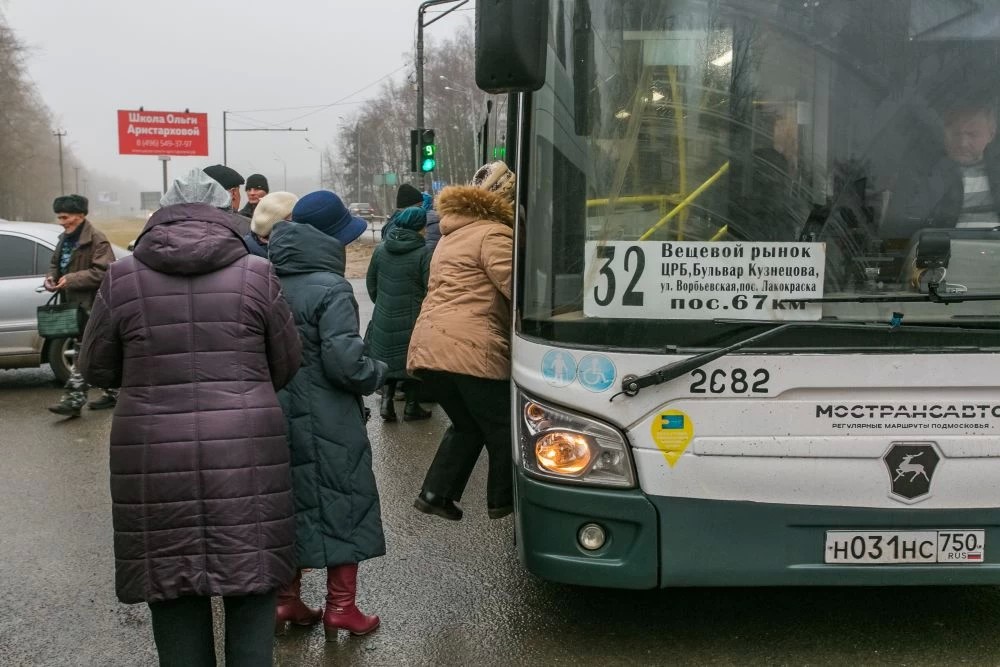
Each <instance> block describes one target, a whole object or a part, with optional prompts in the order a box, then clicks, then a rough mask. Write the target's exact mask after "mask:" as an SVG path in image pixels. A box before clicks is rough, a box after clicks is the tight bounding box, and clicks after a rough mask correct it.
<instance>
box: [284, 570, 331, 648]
mask: <svg viewBox="0 0 1000 667" xmlns="http://www.w3.org/2000/svg"><path fill="white" fill-rule="evenodd" d="M321 618H323V610H322V609H312V608H310V607H307V606H306V603H305V602H303V601H302V570H297V571H296V572H295V578H294V579H292V581H291V583H290V584H288V586H286V587H285V588H283V589H281V590H280V591H278V608H277V610H276V611H275V614H274V633H275V634H277V635H283V634H285V633H286V632H287V631H288V626H289V624H291V625H315V624H316V623H319V620H320V619H321Z"/></svg>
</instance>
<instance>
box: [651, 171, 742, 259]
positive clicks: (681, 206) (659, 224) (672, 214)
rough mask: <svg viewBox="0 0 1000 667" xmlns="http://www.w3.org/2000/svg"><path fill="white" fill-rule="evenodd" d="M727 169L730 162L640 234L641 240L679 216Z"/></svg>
mask: <svg viewBox="0 0 1000 667" xmlns="http://www.w3.org/2000/svg"><path fill="white" fill-rule="evenodd" d="M727 171H729V162H726V163H725V164H723V165H722V166H721V167H719V170H718V171H717V172H715V173H714V174H712V175H711V176H709V178H708V180H707V181H705V182H704V183H702V184H701V185H699V186H698V187H697V188H695V190H694V191H693V192H692V193H691V194H689V195H688V196H687V197H685V198H684V201H682V202H681V203H680V204H678V205H677V206H675V207H674V210H672V211H670V213H667V214H666V215H665V216H663V218H661V219H660V221H659V222H657V223H656V224H655V225H653V226H652V227H650V228H649V229H648V230H646V233H645V234H643V235H642V236H640V237H639V240H640V241H645V240H647V239H648V238H649V237H650V236H652V235H653V234H654V233H655V232H656V230H658V229H659V228H660V227H662V226H663V225H665V224H667V223H668V222H670V221H671V220H673V219H674V218H675V217H677V215H678V214H679V213H681V212H682V211H683V210H684V209H686V208H687V207H688V206H690V205H691V203H692V202H693V201H694V200H695V199H697V198H698V197H700V196H701V195H702V193H703V192H705V190H708V189H709V188H710V187H712V186H713V185H715V182H716V181H717V180H719V179H720V178H722V177H723V175H725V173H726V172H727Z"/></svg>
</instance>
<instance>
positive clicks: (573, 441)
mask: <svg viewBox="0 0 1000 667" xmlns="http://www.w3.org/2000/svg"><path fill="white" fill-rule="evenodd" d="M590 447H591V445H590V442H589V440H588V438H587V436H584V435H580V434H579V433H572V432H570V431H552V432H550V433H546V434H545V435H543V436H542V437H540V438H538V440H537V441H536V442H535V461H536V462H537V463H538V465H539V466H541V467H542V468H544V469H546V470H548V471H549V472H554V473H556V474H558V475H569V476H571V477H576V476H578V475H581V474H583V473H584V472H586V471H587V468H589V467H590V461H591V459H593V454H592V453H591V448H590Z"/></svg>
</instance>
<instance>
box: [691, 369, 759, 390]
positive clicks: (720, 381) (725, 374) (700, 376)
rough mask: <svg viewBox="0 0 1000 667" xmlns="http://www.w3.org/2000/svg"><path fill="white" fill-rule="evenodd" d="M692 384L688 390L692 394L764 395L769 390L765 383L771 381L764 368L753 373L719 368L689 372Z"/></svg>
mask: <svg viewBox="0 0 1000 667" xmlns="http://www.w3.org/2000/svg"><path fill="white" fill-rule="evenodd" d="M691 377H692V378H694V382H692V383H691V387H690V388H689V389H688V391H690V392H691V393H692V394H725V393H727V392H728V393H732V394H766V393H768V391H769V389H768V386H767V383H768V382H769V381H770V380H771V374H770V373H769V372H768V371H767V370H766V369H764V368H758V369H757V370H755V371H747V370H744V369H742V368H734V369H733V370H732V371H725V370H722V369H721V368H719V369H716V370H714V371H712V372H711V373H708V372H706V371H704V370H703V369H701V368H696V369H695V370H693V371H691Z"/></svg>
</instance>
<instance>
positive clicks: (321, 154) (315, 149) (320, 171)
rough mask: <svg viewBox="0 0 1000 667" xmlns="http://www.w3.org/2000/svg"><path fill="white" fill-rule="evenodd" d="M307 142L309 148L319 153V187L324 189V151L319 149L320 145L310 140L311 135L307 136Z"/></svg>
mask: <svg viewBox="0 0 1000 667" xmlns="http://www.w3.org/2000/svg"><path fill="white" fill-rule="evenodd" d="M306 143H307V144H309V146H308V148H309V150H311V151H316V153H317V154H318V155H319V189H320V190H322V189H323V151H321V150H320V149H319V146H317V145H316V144H314V143H313V142H311V141H309V137H306Z"/></svg>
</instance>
